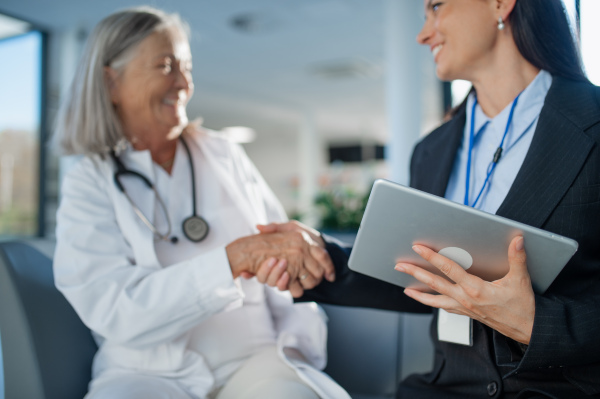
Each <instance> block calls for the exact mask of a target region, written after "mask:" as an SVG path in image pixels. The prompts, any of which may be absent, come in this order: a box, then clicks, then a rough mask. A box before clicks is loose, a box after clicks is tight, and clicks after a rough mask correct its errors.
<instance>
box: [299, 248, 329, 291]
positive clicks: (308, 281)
mask: <svg viewBox="0 0 600 399" xmlns="http://www.w3.org/2000/svg"><path fill="white" fill-rule="evenodd" d="M303 266H304V269H303V270H300V273H299V274H298V276H297V277H298V281H300V284H302V287H304V289H307V290H309V289H311V288H314V287H316V286H317V285H319V283H320V282H321V281H322V280H323V272H324V271H323V269H322V268H321V267H320V266H319V264H318V263H317V261H316V260H315V259H314V258H313V257H312V256H310V254H306V255H305V256H304V263H303Z"/></svg>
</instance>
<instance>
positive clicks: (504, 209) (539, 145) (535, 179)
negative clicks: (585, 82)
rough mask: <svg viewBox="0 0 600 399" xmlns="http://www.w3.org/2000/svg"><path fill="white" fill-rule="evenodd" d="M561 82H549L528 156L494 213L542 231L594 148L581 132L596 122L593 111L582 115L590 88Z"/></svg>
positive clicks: (589, 101) (591, 101)
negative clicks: (579, 88) (549, 85)
mask: <svg viewBox="0 0 600 399" xmlns="http://www.w3.org/2000/svg"><path fill="white" fill-rule="evenodd" d="M565 83H566V82H565V81H564V80H561V79H560V78H554V80H553V83H552V86H551V87H550V90H549V91H548V94H547V96H546V100H545V103H544V107H543V108H542V111H541V113H540V118H539V122H538V125H537V128H536V131H535V134H534V137H533V140H532V142H531V146H530V148H529V151H528V153H527V156H526V157H525V160H524V161H523V165H522V166H521V169H520V170H519V173H518V174H517V177H516V178H515V181H514V183H513V185H512V187H511V188H510V190H509V192H508V194H507V196H506V198H505V200H504V202H503V203H502V204H501V206H500V208H499V209H498V212H497V214H498V215H500V216H504V217H506V218H509V219H513V220H517V221H519V222H522V223H525V224H528V225H531V226H535V227H542V226H543V224H544V222H545V221H546V220H547V219H548V217H549V216H550V214H551V213H552V211H553V210H554V209H555V208H556V206H557V205H558V203H559V202H560V200H561V199H562V198H563V196H564V195H565V193H566V192H567V190H568V189H569V187H570V186H571V185H572V184H573V181H574V180H575V178H576V177H577V175H578V174H579V171H580V170H581V168H582V166H583V164H584V162H585V160H586V158H587V156H588V154H589V152H590V151H591V150H592V148H593V146H594V140H593V139H591V138H590V137H589V136H587V135H586V134H585V133H584V130H585V129H586V127H589V126H591V125H592V124H594V123H597V122H598V120H600V115H598V114H597V111H596V112H595V113H587V114H586V112H585V110H586V109H588V108H589V106H588V104H594V103H595V101H596V99H594V96H593V93H592V91H591V90H589V89H588V90H585V87H584V90H577V89H576V88H574V85H572V84H571V85H569V84H565ZM559 102H560V104H561V106H560V107H559ZM565 104H567V105H566V106H565Z"/></svg>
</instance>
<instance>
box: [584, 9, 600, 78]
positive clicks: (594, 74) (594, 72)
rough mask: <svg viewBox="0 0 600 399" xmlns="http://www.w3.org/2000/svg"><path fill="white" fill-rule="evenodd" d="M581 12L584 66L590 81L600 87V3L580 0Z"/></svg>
mask: <svg viewBox="0 0 600 399" xmlns="http://www.w3.org/2000/svg"><path fill="white" fill-rule="evenodd" d="M579 11H580V13H581V16H580V18H579V21H580V24H581V56H582V58H583V65H584V67H585V71H586V73H587V75H588V78H589V79H590V81H591V82H592V83H593V84H595V85H596V86H598V85H600V53H599V52H598V38H599V37H600V25H599V24H598V21H596V18H597V16H598V13H599V12H600V1H598V0H580V5H579Z"/></svg>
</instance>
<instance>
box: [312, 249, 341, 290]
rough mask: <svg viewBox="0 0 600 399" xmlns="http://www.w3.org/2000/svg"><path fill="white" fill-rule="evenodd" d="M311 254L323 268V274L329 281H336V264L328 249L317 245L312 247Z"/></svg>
mask: <svg viewBox="0 0 600 399" xmlns="http://www.w3.org/2000/svg"><path fill="white" fill-rule="evenodd" d="M310 254H311V256H312V257H313V258H314V259H315V260H316V261H317V264H318V265H319V267H320V268H321V269H322V271H323V274H322V275H324V276H325V278H326V279H327V281H330V282H334V281H335V266H334V265H333V261H332V260H331V257H330V256H329V252H327V250H326V249H324V248H321V247H316V246H311V248H310Z"/></svg>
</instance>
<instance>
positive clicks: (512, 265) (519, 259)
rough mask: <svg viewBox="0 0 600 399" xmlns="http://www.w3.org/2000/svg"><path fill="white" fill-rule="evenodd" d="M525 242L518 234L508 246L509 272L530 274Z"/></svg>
mask: <svg viewBox="0 0 600 399" xmlns="http://www.w3.org/2000/svg"><path fill="white" fill-rule="evenodd" d="M524 244H525V241H524V239H523V237H522V236H517V237H515V238H513V239H512V241H511V242H510V245H509V246H508V265H509V270H508V274H511V275H513V274H517V275H524V274H526V275H529V272H528V271H527V254H526V253H525V245H524Z"/></svg>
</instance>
